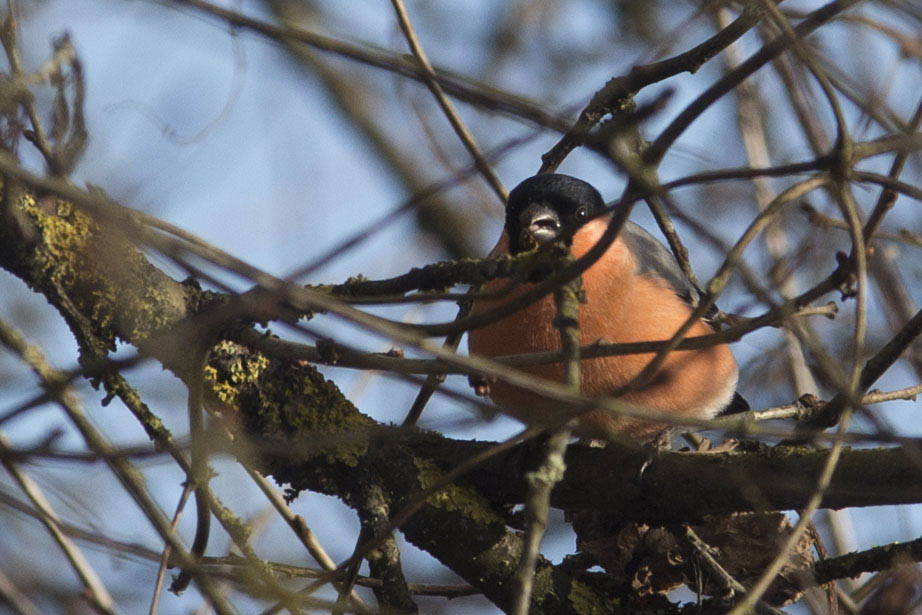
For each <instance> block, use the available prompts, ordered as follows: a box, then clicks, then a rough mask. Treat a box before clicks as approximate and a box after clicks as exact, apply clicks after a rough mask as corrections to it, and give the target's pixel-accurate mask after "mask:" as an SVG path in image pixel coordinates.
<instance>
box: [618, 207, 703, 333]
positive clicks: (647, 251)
mask: <svg viewBox="0 0 922 615" xmlns="http://www.w3.org/2000/svg"><path fill="white" fill-rule="evenodd" d="M621 236H622V237H623V238H624V241H625V243H627V246H628V249H629V250H630V251H631V253H632V254H633V255H634V259H635V260H636V262H637V268H638V271H637V272H638V273H639V274H640V275H648V276H649V275H652V276H656V277H658V278H661V279H663V280H665V281H666V282H667V283H668V284H669V286H671V287H672V288H673V290H675V292H676V294H677V295H679V296H680V297H682V299H684V300H685V301H686V302H687V303H688V304H689V305H690V306H692V307H697V306H698V303H699V302H700V301H701V297H702V296H703V295H704V293H703V292H701V289H699V288H698V287H697V286H695V285H694V284H692V282H691V280H689V279H688V277H687V276H686V275H685V272H683V271H682V268H681V267H679V264H678V263H677V262H676V260H675V257H674V256H673V255H672V252H670V251H669V249H668V248H666V246H664V245H663V244H662V243H660V242H659V241H658V240H657V239H656V238H655V237H654V236H653V235H651V234H650V233H648V232H647V231H646V230H644V228H643V227H641V226H638V225H637V224H634V223H633V222H628V223H627V224H625V226H624V229H622V231H621ZM717 312H718V309H717V308H716V307H714V306H712V307H711V309H709V310H708V312H707V313H706V314H705V315H704V319H705V320H710V319H712V318H714V317H715V316H716V315H717Z"/></svg>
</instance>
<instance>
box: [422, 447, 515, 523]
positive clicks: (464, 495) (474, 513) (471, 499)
mask: <svg viewBox="0 0 922 615" xmlns="http://www.w3.org/2000/svg"><path fill="white" fill-rule="evenodd" d="M413 463H414V464H415V465H416V470H417V472H418V477H419V484H420V486H421V487H422V488H423V489H428V488H430V487H431V486H433V485H435V484H436V483H437V482H438V481H440V480H441V479H442V477H443V476H444V473H443V472H442V470H441V469H439V467H438V465H436V464H435V462H433V461H430V460H428V459H422V458H420V457H414V458H413ZM427 501H428V502H429V504H430V505H432V506H436V507H438V508H442V509H445V510H448V511H457V512H460V513H462V514H463V515H465V516H466V517H468V518H470V519H472V520H474V521H476V522H478V523H501V522H502V521H501V520H500V518H499V517H498V516H497V515H496V513H495V512H493V508H492V507H491V506H490V502H489V501H487V499H486V498H485V497H483V496H482V495H481V494H480V493H478V492H477V491H476V490H474V489H471V488H468V487H459V486H458V485H456V484H454V483H449V484H448V485H446V486H444V487H442V488H441V489H439V490H438V491H436V492H435V493H433V494H432V495H431V496H429V499H428V500H427Z"/></svg>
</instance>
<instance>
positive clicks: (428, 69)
mask: <svg viewBox="0 0 922 615" xmlns="http://www.w3.org/2000/svg"><path fill="white" fill-rule="evenodd" d="M391 4H393V5H394V11H396V13H397V19H398V21H399V22H400V29H401V30H402V31H403V35H404V36H405V37H406V39H407V43H408V44H409V46H410V50H411V51H412V52H413V57H415V58H416V61H417V62H419V66H420V69H421V71H422V73H423V79H424V81H425V83H426V87H428V88H429V91H431V92H432V95H433V96H435V100H436V102H438V104H439V107H440V108H441V109H442V113H444V114H445V117H446V118H448V122H449V123H450V124H451V127H452V128H453V129H454V131H455V134H456V135H458V138H459V139H460V140H461V143H463V144H464V147H465V148H466V149H467V151H468V152H469V153H470V155H471V158H473V159H474V163H475V164H476V165H477V169H478V170H479V171H480V174H481V175H483V177H484V179H485V180H486V181H487V183H488V184H489V185H490V187H491V188H492V189H493V192H494V193H496V196H497V197H498V198H499V200H500V202H501V203H505V202H506V198H507V197H508V196H509V193H508V192H507V191H506V188H505V187H504V186H503V184H502V182H501V181H500V180H499V177H497V176H496V173H494V171H493V168H492V167H491V166H490V165H489V163H488V162H487V161H486V160H485V159H484V157H483V152H481V151H480V148H479V147H477V143H476V142H475V141H474V136H473V135H472V134H471V133H470V131H468V129H467V127H465V126H464V122H462V121H461V117H460V116H459V115H458V112H457V111H455V108H454V105H452V104H451V101H450V100H448V97H447V96H446V95H445V92H444V91H443V90H442V86H441V85H439V82H438V80H437V79H436V74H435V70H433V68H432V64H430V63H429V58H427V57H426V52H425V51H423V48H422V45H420V44H419V39H418V38H417V37H416V32H415V31H414V30H413V25H412V24H411V23H410V16H409V15H408V14H407V9H406V7H405V6H404V4H403V0H391Z"/></svg>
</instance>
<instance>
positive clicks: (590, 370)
mask: <svg viewBox="0 0 922 615" xmlns="http://www.w3.org/2000/svg"><path fill="white" fill-rule="evenodd" d="M606 224H607V220H604V219H600V220H596V221H594V222H591V223H589V224H587V225H586V226H584V227H583V228H582V229H581V230H580V231H579V232H578V233H577V234H576V236H575V237H574V240H573V255H574V256H575V257H577V258H579V257H580V256H582V255H583V254H585V253H586V251H587V250H588V249H589V248H590V247H591V246H592V245H593V244H594V243H595V242H596V241H597V240H598V238H599V236H600V235H601V233H602V232H603V231H604V229H605V225H606ZM507 252H508V240H507V238H506V236H505V234H504V235H503V237H501V238H500V241H499V242H498V243H497V245H496V247H495V248H494V249H493V252H492V253H491V254H493V255H497V254H503V253H507ZM509 285H510V282H509V281H508V280H499V281H495V282H492V283H490V284H488V285H487V286H486V287H485V288H484V291H486V292H497V291H501V290H503V289H507V288H509ZM527 288H528V287H527V286H524V287H519V288H516V289H514V290H512V291H511V293H510V295H508V296H514V295H517V294H521V293H522V292H525V290H527ZM583 289H584V291H585V293H586V299H587V303H585V304H583V305H581V306H580V312H579V333H580V343H581V344H582V345H587V344H592V343H593V342H597V341H606V342H616V343H617V342H640V341H655V340H665V339H668V338H669V337H670V336H671V335H672V334H673V333H675V332H676V331H677V330H678V328H679V327H680V326H681V325H682V324H683V323H684V322H685V320H686V319H687V318H688V316H689V314H691V308H690V307H689V305H688V304H687V303H686V302H685V301H683V300H682V298H681V297H679V296H678V295H677V294H676V292H675V291H674V290H673V289H672V288H670V287H669V285H668V283H667V282H666V281H664V280H660V279H656V278H652V277H649V276H639V275H637V273H636V266H635V262H634V259H633V256H632V255H631V253H630V251H629V250H628V249H627V247H626V245H625V244H624V242H623V241H621V240H620V239H619V240H617V241H616V242H615V243H614V244H613V245H612V246H611V248H609V250H608V251H607V252H606V253H605V255H604V256H603V257H602V258H601V259H600V260H599V261H598V262H597V263H596V264H595V265H594V266H593V267H591V268H590V269H589V270H588V271H587V272H586V273H584V274H583ZM503 300H504V299H497V300H484V301H477V302H476V303H475V304H474V308H473V309H474V313H480V312H483V311H486V310H488V309H490V308H492V307H495V306H496V305H499V304H501V303H502V301H503ZM554 315H555V308H554V301H553V297H552V296H550V295H549V296H547V297H544V298H543V299H541V300H540V301H538V302H537V303H534V304H532V305H530V306H528V307H526V308H524V309H523V310H520V311H518V312H516V313H514V314H512V315H510V316H508V317H507V318H505V319H503V320H500V321H498V322H496V323H494V324H492V325H488V326H486V327H483V328H481V329H476V330H474V331H471V332H470V333H469V337H468V346H469V349H470V352H471V354H477V355H483V356H486V357H497V356H502V355H512V354H521V353H528V352H537V351H546V350H559V349H560V337H559V333H558V331H557V329H556V328H555V327H554V326H553V320H554ZM712 332H713V329H712V328H711V327H710V326H709V325H708V324H706V323H704V322H697V323H695V325H694V326H693V327H692V329H691V331H690V332H689V334H688V335H689V336H695V335H705V334H708V333H712ZM652 358H653V354H634V355H624V356H616V357H604V358H599V359H585V360H583V361H582V362H581V363H580V381H581V390H582V392H583V394H585V395H589V396H593V397H595V396H603V395H606V394H608V393H610V392H611V391H613V390H615V389H618V388H620V387H622V386H624V385H626V384H627V383H628V382H629V381H630V380H631V379H633V378H634V377H635V376H636V375H637V374H638V373H640V371H641V370H642V369H643V368H644V366H645V365H646V364H647V363H648V362H649V361H650V360H651V359H652ZM525 371H527V372H528V373H529V374H532V375H535V376H539V377H542V378H547V379H550V380H553V381H557V382H560V381H561V380H562V373H563V370H562V366H561V365H560V364H552V365H540V366H535V367H529V368H526V369H525ZM736 380H737V368H736V362H735V361H734V359H733V355H732V354H731V352H730V349H729V347H727V346H726V345H720V346H713V347H711V348H706V349H702V350H687V351H680V352H673V353H671V354H670V355H669V357H668V359H667V360H666V362H665V363H664V364H663V367H662V369H661V371H660V373H659V374H657V376H656V377H655V378H654V380H653V382H652V383H651V384H650V385H648V386H647V387H645V388H644V389H642V390H639V391H634V392H631V393H628V394H626V395H624V396H623V397H622V399H624V400H625V401H628V402H631V403H633V404H636V405H638V406H642V407H647V408H651V409H653V410H655V411H656V412H665V413H671V414H675V415H678V416H689V417H698V418H710V417H712V416H714V415H715V414H716V413H717V412H719V411H720V410H721V409H722V408H723V407H724V406H726V404H727V403H729V401H730V399H731V398H732V396H733V392H734V391H735V388H736ZM491 397H492V398H493V400H494V401H495V402H496V403H497V404H499V405H500V406H502V407H503V408H504V409H505V410H506V411H507V412H509V413H510V414H512V415H513V416H515V417H516V418H518V419H519V420H522V421H523V422H525V423H536V422H541V419H542V416H544V414H545V412H546V410H545V411H542V410H541V408H542V407H544V408H546V407H547V404H546V402H543V401H542V400H541V398H540V397H538V396H536V395H534V394H532V393H529V392H527V391H524V390H522V389H519V388H517V387H513V386H509V385H506V384H503V383H499V382H497V383H494V384H493V385H492V387H491ZM662 428H663V426H662V425H655V424H651V423H649V422H643V421H637V420H626V419H619V420H614V419H611V418H610V417H607V416H605V415H602V414H601V413H590V414H588V415H585V416H584V417H583V419H582V421H581V431H582V435H588V436H592V435H603V434H604V433H609V432H610V431H611V430H612V429H614V430H616V431H620V432H624V433H626V434H628V435H631V436H633V437H635V438H647V437H651V436H652V435H655V433H656V432H658V431H661V430H662Z"/></svg>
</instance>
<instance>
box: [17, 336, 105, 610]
mask: <svg viewBox="0 0 922 615" xmlns="http://www.w3.org/2000/svg"><path fill="white" fill-rule="evenodd" d="M8 336H9V327H8V325H7V324H6V323H3V322H0V338H3V339H2V340H0V341H2V343H3V344H4V345H7V344H8V341H9V337H8ZM7 347H9V346H7ZM8 449H9V441H8V440H7V439H6V437H4V436H3V435H2V434H0V452H5V451H6V450H8ZM2 463H3V467H4V468H6V471H7V472H8V473H9V474H10V476H12V477H13V480H15V481H16V483H17V484H18V485H19V488H20V489H22V491H23V493H25V494H26V496H27V497H28V498H29V501H30V502H32V505H33V506H34V507H35V509H36V510H37V511H38V512H39V513H40V517H39V519H40V520H41V522H42V524H43V525H44V526H45V528H46V529H47V530H48V533H49V534H51V537H52V538H53V539H54V541H55V542H56V543H57V544H58V547H60V549H61V551H63V552H64V555H65V557H67V561H68V562H69V563H70V566H71V568H73V569H74V572H76V573H77V576H78V577H79V578H80V581H81V582H82V583H83V586H84V587H85V588H86V590H87V593H88V594H89V596H88V597H89V600H90V602H91V604H92V605H93V607H94V608H95V609H96V610H98V611H99V612H100V613H115V602H114V601H113V600H112V596H111V595H109V592H108V590H106V587H105V585H103V583H102V580H101V579H100V578H99V575H98V574H96V571H95V570H94V569H93V566H92V565H90V562H89V561H87V559H86V557H84V555H83V552H82V551H81V550H80V548H79V547H78V546H77V545H75V544H74V543H73V542H72V541H71V540H70V539H69V538H68V537H67V536H66V535H65V534H64V533H63V532H62V531H61V528H60V520H59V519H58V515H57V513H55V511H54V509H53V508H52V507H51V503H50V502H49V501H48V500H47V499H46V498H45V496H44V494H43V493H42V490H41V488H40V487H39V486H38V485H37V484H36V483H35V481H33V480H32V479H31V478H30V477H29V475H28V474H26V473H25V472H23V471H22V469H21V468H20V467H19V466H18V465H16V464H15V463H13V462H12V461H10V460H9V459H3V460H2Z"/></svg>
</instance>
